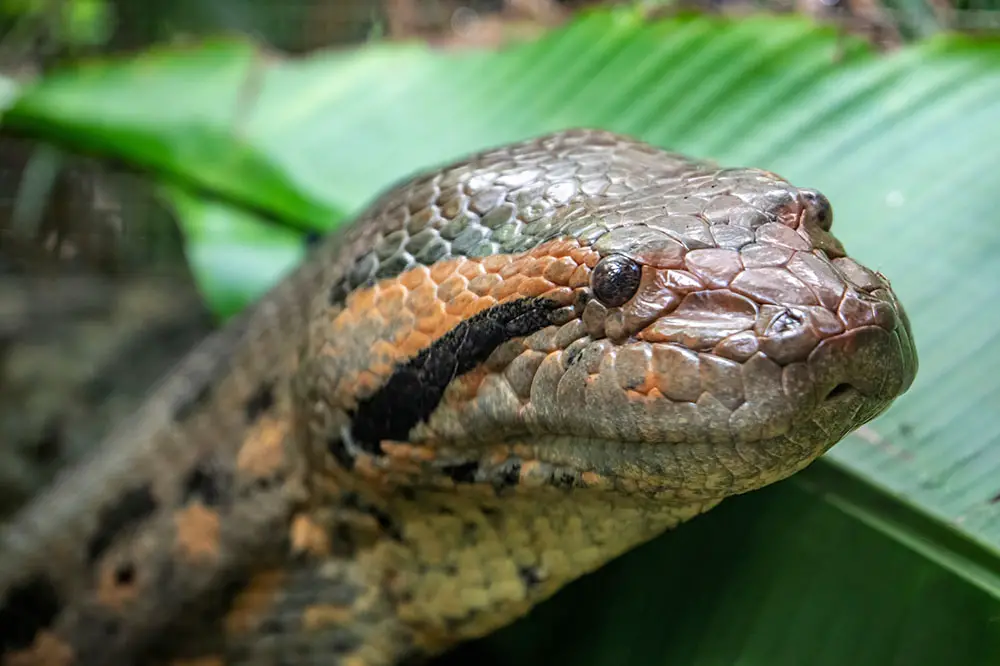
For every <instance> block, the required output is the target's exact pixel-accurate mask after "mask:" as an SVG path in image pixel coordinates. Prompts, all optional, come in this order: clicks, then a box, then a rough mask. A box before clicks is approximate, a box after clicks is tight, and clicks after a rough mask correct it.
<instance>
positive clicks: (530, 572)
mask: <svg viewBox="0 0 1000 666" xmlns="http://www.w3.org/2000/svg"><path fill="white" fill-rule="evenodd" d="M517 573H518V575H519V576H520V577H521V580H522V581H523V582H524V586H525V587H527V588H528V589H529V590H530V589H532V588H534V587H537V586H538V584H539V583H541V582H542V577H541V576H540V575H539V573H538V569H536V568H535V567H521V568H520V569H518V570H517Z"/></svg>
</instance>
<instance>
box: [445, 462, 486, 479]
mask: <svg viewBox="0 0 1000 666" xmlns="http://www.w3.org/2000/svg"><path fill="white" fill-rule="evenodd" d="M477 471H479V463H477V462H467V463H461V464H458V465H444V466H442V467H441V473H442V474H444V475H445V476H447V477H448V478H449V479H451V480H452V481H454V482H455V483H475V482H476V472H477Z"/></svg>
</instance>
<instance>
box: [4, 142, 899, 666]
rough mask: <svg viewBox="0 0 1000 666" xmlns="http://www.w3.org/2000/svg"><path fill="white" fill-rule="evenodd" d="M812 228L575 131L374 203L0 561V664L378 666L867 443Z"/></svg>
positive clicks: (858, 334) (690, 172)
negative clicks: (845, 445)
mask: <svg viewBox="0 0 1000 666" xmlns="http://www.w3.org/2000/svg"><path fill="white" fill-rule="evenodd" d="M832 224H833V209H832V206H831V203H830V201H829V200H828V199H827V198H826V197H825V196H824V195H823V194H821V193H820V192H819V191H817V190H815V189H808V188H799V187H796V186H794V185H792V184H791V183H790V182H788V181H787V180H785V179H784V178H782V177H780V176H778V175H777V174H775V173H772V172H770V171H766V170H763V169H756V168H725V167H721V166H719V165H717V164H715V163H714V162H711V161H708V160H702V159H694V158H690V157H685V156H683V155H681V154H678V153H674V152H669V151H667V150H664V149H662V148H660V147H658V146H654V145H651V144H648V143H644V142H642V141H640V140H639V139H636V138H632V137H629V136H625V135H620V134H616V133H612V132H609V131H606V130H601V129H589V128H574V129H567V130H562V131H558V132H553V133H549V134H546V135H542V136H536V137H534V138H531V139H525V140H521V141H517V142H514V143H511V144H508V145H504V146H499V147H494V148H490V149H486V150H482V151H480V152H477V153H475V154H473V155H471V156H468V157H466V158H464V159H461V160H458V161H455V162H452V163H450V164H447V165H445V166H438V167H431V168H429V169H428V170H426V171H424V172H421V173H418V174H416V175H414V176H412V177H411V178H409V179H407V180H405V181H403V182H400V183H398V184H396V185H395V186H393V187H391V188H388V189H387V190H386V191H385V192H384V193H383V194H381V195H380V196H379V197H377V198H376V199H375V200H374V201H373V202H372V203H371V204H370V205H369V206H368V207H367V208H366V209H365V210H364V211H363V212H362V213H360V214H359V215H358V216H357V217H356V218H355V219H354V220H353V221H351V222H349V223H345V224H343V225H341V226H340V227H338V228H337V229H335V230H334V231H332V232H331V233H329V234H328V235H326V236H324V237H322V238H319V239H316V240H315V241H314V242H313V243H312V244H311V246H310V249H309V250H308V253H307V256H306V258H305V259H304V260H303V261H302V262H301V263H300V264H299V265H298V266H297V267H296V268H294V269H293V270H291V271H290V272H289V273H288V274H287V275H286V276H285V277H284V278H282V279H281V280H280V281H279V282H278V283H277V284H276V285H275V286H274V287H273V288H272V289H271V290H270V291H269V292H268V293H267V294H266V295H264V296H263V297H262V298H261V299H260V300H259V301H257V302H256V303H255V304H254V305H253V306H251V307H249V308H247V309H246V310H244V311H243V312H242V313H241V314H239V315H238V316H236V317H234V318H233V319H231V320H230V321H229V322H227V323H226V325H225V326H223V327H222V328H221V329H219V330H218V331H217V332H215V333H214V334H212V335H211V336H210V337H208V338H207V339H205V340H204V341H203V342H202V343H200V344H199V345H197V346H196V347H195V348H194V349H193V350H192V351H191V352H190V353H189V354H188V355H187V356H186V357H184V359H183V360H182V361H181V362H180V363H179V364H178V365H177V366H176V367H175V368H174V369H173V370H172V371H171V372H170V373H169V374H168V375H167V376H165V377H164V378H163V379H162V380H161V381H160V382H159V383H158V384H157V385H156V386H155V387H154V388H153V389H152V390H151V391H150V393H149V395H148V396H147V398H146V399H145V400H144V402H143V403H142V406H141V407H140V408H139V409H137V410H136V411H135V412H134V413H133V414H130V415H129V416H128V418H126V419H124V420H123V421H122V422H121V423H120V424H118V425H117V426H116V427H115V428H114V429H113V431H112V432H111V434H110V435H108V437H107V438H106V439H105V440H104V441H103V442H101V444H100V446H99V447H98V449H97V451H96V452H95V453H94V454H93V455H91V456H89V457H88V458H87V459H86V460H84V461H82V462H80V463H79V464H77V465H74V466H72V468H71V469H69V470H67V471H66V472H65V473H63V474H61V475H60V476H59V477H58V478H57V479H56V480H55V481H54V482H53V483H52V484H51V486H50V487H48V488H47V489H45V491H44V492H42V493H40V494H39V495H38V497H37V498H35V499H34V500H33V501H32V502H31V503H30V504H29V505H28V506H27V507H25V508H24V509H23V510H22V511H21V512H20V513H18V514H17V515H16V516H15V517H14V518H13V519H12V520H11V521H10V522H9V523H8V524H6V525H5V526H4V529H3V532H2V534H0V663H2V664H3V666H34V665H42V664H44V665H47V666H104V665H116V666H118V665H122V664H136V665H142V666H146V665H150V666H153V665H164V666H166V665H172V666H184V665H186V666H222V665H226V666H265V665H266V666H279V665H281V666H318V665H319V664H324V665H328V666H383V665H384V666H395V665H402V664H413V663H420V662H421V661H424V660H426V659H428V658H430V657H433V656H434V655H438V654H441V653H443V652H445V651H447V650H448V649H450V648H451V647H452V646H454V645H457V644H459V643H461V642H463V641H468V640H471V639H474V638H477V637H480V636H483V635H486V634H488V633H490V632H492V631H494V630H496V629H498V628H500V627H503V626H504V625H507V624H509V623H510V622H512V621H514V620H516V619H518V618H520V617H522V616H524V615H525V614H527V613H528V612H529V611H530V610H531V609H532V608H533V607H534V606H535V605H536V604H538V603H540V602H542V601H543V600H545V599H547V598H549V597H551V596H552V595H553V594H554V593H555V592H556V591H558V590H559V589H561V588H562V587H564V586H565V585H567V584H569V583H570V582H571V581H573V580H575V579H577V578H579V577H581V576H583V575H585V574H587V573H589V572H592V571H594V570H595V569H597V568H599V567H601V566H602V565H603V564H605V563H606V562H608V561H609V560H612V559H614V558H616V557H618V556H619V555H621V554H623V553H625V552H626V551H628V550H630V549H632V548H634V547H636V546H637V545H639V544H642V543H644V542H647V541H649V540H650V539H652V538H654V537H656V536H658V535H660V534H661V533H663V532H665V531H666V530H669V529H672V528H675V527H676V526H678V525H679V524H681V523H683V522H685V521H687V520H689V519H692V518H694V517H696V516H698V515H700V514H702V513H704V512H706V511H708V510H710V509H712V508H713V507H715V506H717V505H718V504H719V503H720V502H721V501H723V500H724V499H726V498H729V497H732V496H735V495H739V494H742V493H746V492H749V491H753V490H755V489H758V488H761V487H764V486H766V485H768V484H771V483H774V482H777V481H779V480H781V479H784V478H786V477H788V476H790V475H792V474H794V473H795V472H797V471H799V470H801V469H803V468H804V467H806V466H807V465H809V464H810V463H811V462H813V461H814V460H816V459H817V458H818V457H819V456H821V455H822V454H823V453H824V452H826V451H827V450H828V449H829V448H830V447H831V446H833V445H834V444H836V443H837V442H838V441H840V440H841V439H843V438H844V437H845V436H846V435H848V434H849V433H850V432H852V431H853V430H855V429H857V428H859V427H860V426H862V425H863V424H865V423H867V422H869V421H871V420H872V419H874V418H875V417H877V416H879V415H880V414H882V413H883V412H885V410H886V409H888V408H889V406H890V405H891V404H892V403H893V401H894V400H895V399H896V398H897V397H899V396H900V395H902V394H903V393H904V392H905V391H906V390H907V389H908V388H909V387H910V385H911V384H912V382H913V379H914V377H915V375H916V372H917V354H916V347H915V346H914V342H913V336H912V332H911V328H910V324H909V321H908V319H907V316H906V314H905V312H904V310H903V308H902V306H901V304H900V302H899V300H898V298H897V296H896V294H895V293H894V291H893V289H892V287H891V285H890V283H889V281H888V279H887V278H886V277H885V276H883V275H882V274H880V273H879V272H877V271H874V270H871V269H869V268H867V267H865V266H864V265H862V264H861V263H859V262H858V261H856V260H854V259H852V258H851V257H850V256H848V255H847V253H846V251H845V249H844V247H843V245H842V244H841V243H840V242H839V241H838V240H837V238H836V237H835V236H834V235H833V234H832V231H831V229H832Z"/></svg>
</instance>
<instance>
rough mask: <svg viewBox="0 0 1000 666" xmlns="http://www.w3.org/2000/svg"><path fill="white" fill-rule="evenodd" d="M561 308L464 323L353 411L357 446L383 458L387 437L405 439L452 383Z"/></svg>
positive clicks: (520, 310)
mask: <svg viewBox="0 0 1000 666" xmlns="http://www.w3.org/2000/svg"><path fill="white" fill-rule="evenodd" d="M557 307H558V306H557V304H556V303H554V302H552V301H549V300H547V299H542V298H522V299H518V300H516V301H511V302H509V303H502V304H500V305H497V306H494V307H492V308H489V309H488V310H483V311H482V312H480V313H478V314H475V315H473V316H471V317H469V318H468V319H466V320H464V321H462V322H461V323H459V324H458V325H457V326H456V327H455V328H453V329H451V330H450V331H448V332H447V333H445V334H444V335H443V336H441V337H440V338H438V339H437V340H436V341H435V342H434V343H433V344H432V345H431V346H429V347H427V348H426V349H423V350H421V352H420V353H419V354H417V355H416V356H415V357H413V358H412V359H410V360H409V361H407V362H405V363H402V364H400V365H398V366H396V369H395V371H394V372H393V373H392V375H391V376H390V377H389V379H388V380H387V381H386V383H385V385H383V386H382V388H381V389H379V390H378V391H377V392H376V393H375V394H374V395H372V396H371V397H370V398H368V399H366V400H364V401H362V402H361V404H359V405H358V408H357V410H356V412H355V413H354V416H353V421H352V424H351V434H352V435H353V436H354V439H355V440H356V441H357V442H358V445H359V446H360V447H361V448H362V449H363V450H365V451H367V452H369V453H372V454H379V453H381V451H380V446H379V444H380V442H381V441H382V440H384V439H389V440H395V441H406V440H407V437H408V436H409V433H410V430H411V429H412V428H413V427H414V426H415V425H417V424H418V423H420V422H422V421H425V420H426V419H427V418H428V417H429V416H430V415H431V413H432V412H433V411H434V410H435V409H436V408H437V406H438V404H439V403H440V402H441V398H442V396H443V395H444V391H445V388H447V386H448V384H449V383H451V381H452V380H454V379H455V378H456V377H459V376H461V375H463V374H465V373H467V372H469V371H470V370H472V369H473V368H475V367H476V366H478V365H479V364H480V363H482V362H483V361H485V360H486V359H487V358H488V357H489V355H490V354H491V353H493V350H495V349H496V348H497V347H499V346H500V345H501V344H503V343H504V342H507V341H508V340H511V339H513V338H519V337H523V336H526V335H530V334H532V333H534V332H536V331H539V330H541V329H543V328H545V327H546V326H549V325H550V324H551V323H552V314H553V311H554V310H555V309H556V308H557Z"/></svg>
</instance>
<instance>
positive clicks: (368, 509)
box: [340, 492, 403, 541]
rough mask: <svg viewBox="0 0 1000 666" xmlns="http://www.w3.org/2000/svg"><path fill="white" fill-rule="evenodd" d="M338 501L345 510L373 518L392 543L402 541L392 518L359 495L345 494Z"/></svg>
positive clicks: (401, 535)
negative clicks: (351, 510) (352, 510)
mask: <svg viewBox="0 0 1000 666" xmlns="http://www.w3.org/2000/svg"><path fill="white" fill-rule="evenodd" d="M340 501H341V503H342V505H343V506H344V507H345V508H347V509H354V510H355V511H359V512H361V513H365V514H368V515H369V516H371V517H372V518H374V519H375V522H376V523H378V526H379V527H380V528H382V531H383V532H385V533H386V535H387V536H389V538H391V539H393V540H394V541H402V540H403V534H402V532H400V531H399V527H398V526H397V525H396V523H395V521H393V519H392V516H390V515H389V514H388V513H386V512H385V511H383V510H382V509H380V508H379V507H377V506H375V505H374V504H372V503H370V502H367V501H365V500H364V499H363V498H362V497H361V495H359V494H357V493H355V492H347V493H344V494H343V495H342V496H341V498H340Z"/></svg>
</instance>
